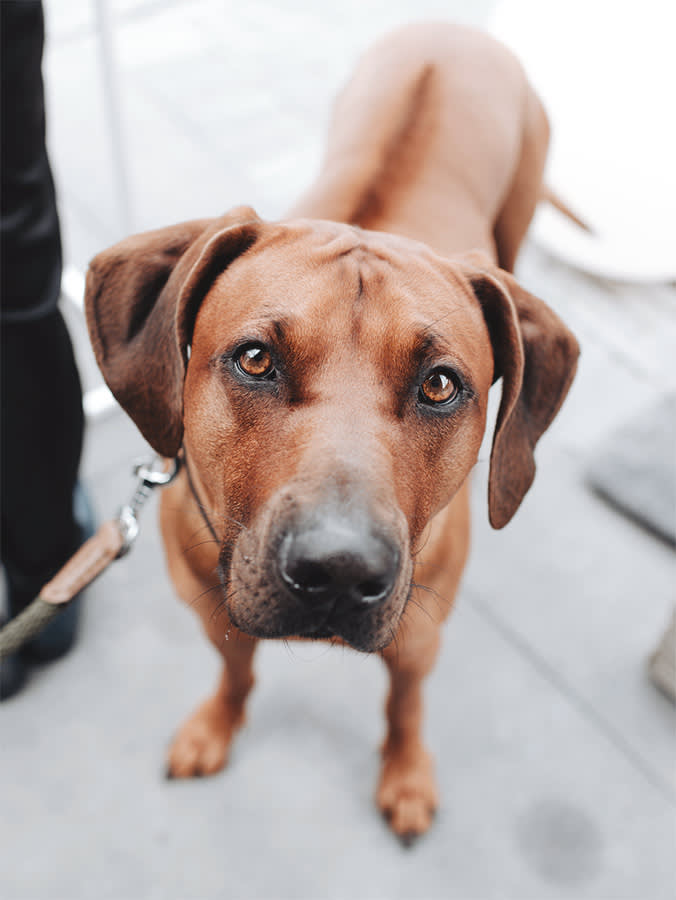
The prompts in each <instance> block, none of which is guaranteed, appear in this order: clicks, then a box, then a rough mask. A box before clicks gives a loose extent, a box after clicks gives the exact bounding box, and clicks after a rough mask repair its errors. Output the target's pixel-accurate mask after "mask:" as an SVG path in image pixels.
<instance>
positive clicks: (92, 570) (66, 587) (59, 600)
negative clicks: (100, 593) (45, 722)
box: [0, 458, 211, 660]
mask: <svg viewBox="0 0 676 900" xmlns="http://www.w3.org/2000/svg"><path fill="white" fill-rule="evenodd" d="M156 463H157V458H155V459H141V460H137V461H136V462H135V463H134V467H133V474H134V476H135V477H136V478H138V482H137V484H136V488H135V490H134V493H133V495H132V498H131V500H130V501H129V503H127V504H125V505H124V506H123V507H122V508H121V509H120V511H119V512H118V514H117V516H116V517H115V518H114V519H110V520H109V521H107V522H104V523H103V525H101V527H100V528H99V530H98V531H97V532H96V534H95V535H94V536H93V537H91V538H89V540H88V541H85V543H84V544H83V545H82V546H81V547H80V549H79V550H78V551H77V553H75V554H74V556H72V557H71V558H70V559H69V560H68V562H67V563H66V564H65V565H64V566H63V568H61V569H60V570H59V571H58V572H57V574H56V575H55V576H54V577H53V578H52V579H51V580H50V581H49V582H47V584H46V585H45V586H44V587H43V588H42V590H41V591H40V593H39V595H38V596H37V597H36V598H35V600H33V601H32V603H29V605H28V606H27V607H26V608H25V609H24V610H22V612H20V613H19V615H18V616H16V617H15V618H14V619H12V620H11V621H9V622H8V623H7V624H6V625H5V626H4V627H3V628H1V629H0V660H1V659H2V658H3V657H4V656H8V655H9V654H10V653H15V652H16V651H17V650H18V649H19V648H20V647H22V646H23V644H25V643H26V641H29V640H30V639H31V638H32V637H33V636H34V635H35V634H37V633H38V632H39V631H41V630H42V629H43V628H44V627H45V626H46V625H48V624H49V622H51V621H52V619H53V618H55V616H57V615H58V614H59V612H60V611H61V610H62V609H64V608H65V606H66V605H67V604H68V603H69V602H70V601H71V600H72V599H73V597H75V596H76V595H77V594H79V593H80V591H81V590H82V589H83V588H85V587H86V586H87V585H88V584H91V582H92V581H93V580H94V579H95V578H96V577H98V576H99V575H100V574H101V573H102V572H103V571H104V570H105V569H107V568H108V566H109V565H110V564H111V563H112V562H113V561H114V560H116V559H122V557H123V556H126V555H127V553H129V551H130V550H131V548H132V547H133V546H134V542H135V541H136V538H137V537H138V533H139V523H138V516H139V513H140V512H141V510H142V509H143V507H144V505H145V504H146V502H147V500H148V498H149V497H150V495H151V494H152V492H153V491H154V490H155V488H157V487H165V486H166V485H168V484H170V483H171V482H172V481H173V480H174V478H176V476H177V475H178V472H179V470H180V467H181V461H180V459H179V458H177V459H175V460H172V463H171V465H170V467H169V468H168V469H166V470H165V469H162V468H159V467H158V466H157V465H156ZM188 482H189V484H190V486H191V489H192V490H193V493H194V488H193V486H192V481H191V479H190V476H188ZM195 499H197V495H196V494H195ZM197 503H198V506H199V507H200V510H201V511H202V515H203V516H205V517H206V513H205V512H204V510H202V507H201V504H200V503H199V500H198V501H197ZM206 521H207V524H208V525H209V528H211V525H210V523H209V521H208V519H206Z"/></svg>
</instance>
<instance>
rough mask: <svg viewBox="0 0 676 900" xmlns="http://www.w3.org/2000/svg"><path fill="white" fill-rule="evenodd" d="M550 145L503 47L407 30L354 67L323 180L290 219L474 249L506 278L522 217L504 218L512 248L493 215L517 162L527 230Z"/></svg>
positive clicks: (454, 33) (432, 28) (463, 31)
mask: <svg viewBox="0 0 676 900" xmlns="http://www.w3.org/2000/svg"><path fill="white" fill-rule="evenodd" d="M547 141H548V125H547V120H546V117H545V113H544V110H543V109H542V106H541V104H540V102H539V100H538V98H537V96H536V95H535V93H534V92H533V90H532V89H531V87H530V85H529V84H528V81H527V79H526V76H525V74H524V71H523V69H522V67H521V65H520V63H519V62H518V60H517V59H516V58H515V57H514V56H513V55H512V53H511V52H510V51H509V50H507V48H506V47H504V46H503V45H502V44H500V43H498V42H497V41H495V40H494V39H493V38H491V37H489V36H488V35H486V34H484V33H482V32H479V31H476V30H474V29H472V28H467V27H463V26H457V25H449V24H425V25H414V26H407V27H405V28H401V29H399V30H397V31H395V32H393V33H391V34H389V35H388V36H386V37H385V38H384V39H383V40H381V41H380V42H378V43H377V44H375V45H374V46H373V47H372V48H371V49H370V50H369V51H368V52H367V53H366V54H365V55H364V57H363V58H362V59H361V60H360V62H359V64H358V65H357V68H356V70H355V72H354V74H353V76H352V78H351V79H350V81H349V83H348V84H347V86H346V87H345V89H344V90H343V92H342V93H341V95H340V96H339V98H338V100H337V102H336V105H335V107H334V112H333V117H332V122H331V126H330V130H329V137H328V150H327V153H326V156H325V159H324V162H323V165H322V169H321V172H320V175H319V177H318V179H317V181H316V182H315V184H314V185H313V187H312V188H311V189H310V191H309V192H308V193H307V194H306V196H305V197H304V198H303V199H302V200H301V201H300V203H299V204H298V205H297V207H296V208H295V210H294V213H295V214H296V215H306V216H310V217H317V218H330V219H334V220H338V221H345V222H350V223H352V224H356V225H360V226H362V227H364V228H372V229H377V230H387V231H394V232H399V233H402V234H405V235H407V236H408V237H414V238H416V239H419V240H423V241H425V242H426V243H428V244H430V245H431V246H433V247H435V249H437V250H439V251H441V252H444V253H452V252H455V251H459V250H466V249H468V248H480V249H483V250H486V251H488V252H489V253H491V254H492V255H494V256H496V257H497V258H499V261H500V263H501V264H502V265H503V266H505V267H507V268H511V266H512V264H513V258H512V257H513V255H515V251H513V252H511V251H510V249H509V248H507V247H506V248H505V249H504V250H501V247H500V244H501V242H505V243H507V244H513V243H518V242H519V241H520V239H521V237H522V232H523V231H525V227H524V224H523V222H522V221H521V220H522V219H523V218H525V217H524V216H523V215H521V216H518V215H517V216H516V217H515V216H514V215H513V213H511V214H510V219H514V218H516V219H518V220H519V221H518V222H516V223H514V224H515V225H516V226H517V231H519V238H518V241H515V240H514V238H513V237H512V239H511V240H508V241H504V239H501V236H500V234H499V232H500V226H499V223H500V219H501V215H502V214H503V212H504V209H505V206H506V205H507V203H508V201H509V199H510V193H511V188H512V185H513V183H514V181H515V179H517V178H518V177H519V174H520V173H519V170H520V168H522V163H523V155H524V151H526V152H528V153H529V159H527V160H526V165H527V178H526V179H525V180H524V178H523V175H522V176H521V179H520V180H521V184H520V188H519V194H520V198H519V203H520V204H521V205H524V204H525V206H526V207H527V208H528V213H527V218H528V220H529V219H530V216H531V215H532V212H533V209H534V208H535V205H536V203H537V200H538V197H539V194H540V189H541V176H542V169H543V166H544V158H545V155H546V149H547ZM526 225H527V223H526ZM503 230H504V229H503ZM496 232H497V233H496ZM496 244H497V247H496Z"/></svg>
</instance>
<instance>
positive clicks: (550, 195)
mask: <svg viewBox="0 0 676 900" xmlns="http://www.w3.org/2000/svg"><path fill="white" fill-rule="evenodd" d="M540 203H549V205H550V206H553V207H554V209H558V211H559V212H560V213H561V214H562V215H564V216H565V217H566V218H567V219H570V220H571V222H575V224H576V225H577V226H578V228H582V229H583V230H584V231H586V232H588V233H589V234H594V229H593V228H592V227H591V225H589V223H588V222H585V221H584V219H583V218H581V217H580V216H579V215H578V214H577V213H576V212H574V211H573V210H572V209H571V208H570V207H569V206H568V205H567V204H566V203H564V201H563V200H562V199H561V198H560V197H559V195H558V194H557V193H555V192H554V191H553V190H552V189H551V188H550V187H549V185H547V184H543V185H542V188H541V189H540Z"/></svg>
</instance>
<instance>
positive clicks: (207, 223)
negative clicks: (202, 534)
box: [85, 207, 262, 457]
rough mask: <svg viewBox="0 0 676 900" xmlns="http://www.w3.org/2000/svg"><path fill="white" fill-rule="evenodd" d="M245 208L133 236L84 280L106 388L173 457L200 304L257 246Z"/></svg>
mask: <svg viewBox="0 0 676 900" xmlns="http://www.w3.org/2000/svg"><path fill="white" fill-rule="evenodd" d="M261 224H262V223H261V220H260V219H259V218H258V216H257V215H256V213H255V212H254V211H253V210H252V209H250V208H249V207H239V208H238V209H235V210H233V211H232V212H230V213H228V214H227V215H225V216H223V217H222V218H219V219H201V220H196V221H192V222H184V223H182V224H180V225H173V226H170V227H168V228H161V229H158V230H157V231H148V232H145V233H144V234H138V235H134V236H133V237H130V238H127V239H126V240H123V241H121V242H120V243H119V244H115V246H113V247H110V248H109V249H108V250H104V251H103V252H102V253H99V254H98V255H97V256H95V257H94V259H93V260H92V262H91V263H90V266H89V271H88V272H87V282H86V290H85V310H86V314H87V325H88V328H89V335H90V338H91V341H92V345H93V347H94V353H95V355H96V361H97V362H98V364H99V367H100V369H101V371H102V372H103V376H104V378H105V380H106V383H107V385H108V387H109V388H110V390H111V391H112V393H113V395H114V396H115V398H116V399H117V401H118V402H119V404H120V406H122V408H123V409H124V410H125V411H126V412H127V413H128V414H129V415H130V416H131V418H132V419H133V420H134V422H135V423H136V425H137V426H138V428H139V430H140V432H141V434H142V435H143V436H144V437H145V439H146V440H147V441H148V443H149V444H150V445H151V446H152V447H153V448H154V449H155V450H156V451H157V452H158V453H161V454H162V455H163V456H170V457H171V456H175V455H176V453H177V452H178V450H179V448H180V446H181V441H182V439H183V380H184V377H185V369H186V365H187V359H188V345H189V343H190V340H191V336H192V328H193V325H194V322H195V316H196V315H197V310H198V308H199V304H200V303H201V302H202V300H203V299H204V296H205V294H206V292H207V291H208V289H209V286H210V285H211V283H212V282H213V280H214V278H215V277H216V276H217V275H218V274H219V273H220V272H222V271H223V270H224V269H225V268H226V267H227V266H228V265H229V264H230V263H231V262H232V261H233V260H234V259H235V258H236V257H237V256H239V255H240V254H242V253H244V252H245V251H246V250H248V249H249V247H251V245H252V244H253V243H254V242H255V240H256V238H257V235H258V233H259V228H260V226H261Z"/></svg>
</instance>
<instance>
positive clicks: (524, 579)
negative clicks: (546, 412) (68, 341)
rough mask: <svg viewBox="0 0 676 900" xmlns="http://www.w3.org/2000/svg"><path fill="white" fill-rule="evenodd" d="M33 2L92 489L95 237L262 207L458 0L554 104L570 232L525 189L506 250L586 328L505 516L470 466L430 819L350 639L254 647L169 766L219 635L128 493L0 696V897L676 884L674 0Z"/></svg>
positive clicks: (367, 663)
mask: <svg viewBox="0 0 676 900" xmlns="http://www.w3.org/2000/svg"><path fill="white" fill-rule="evenodd" d="M45 15H46V26H47V41H46V48H45V56H44V62H43V74H44V79H45V89H46V94H47V132H48V146H49V151H50V158H51V162H52V167H53V170H54V176H55V180H56V186H57V194H58V201H59V211H60V216H61V225H62V234H63V242H64V259H65V264H66V265H65V269H64V280H63V298H62V310H63V312H64V315H65V316H66V318H67V321H68V323H69V326H70V329H71V333H72V334H73V336H74V341H75V350H76V355H77V358H78V362H79V366H80V370H81V374H82V376H83V382H84V388H85V392H86V396H85V409H86V412H87V414H88V431H87V438H86V444H85V458H84V464H83V471H84V478H85V481H86V483H87V486H88V488H89V490H90V492H91V494H92V495H93V497H94V500H95V502H96V506H97V509H98V511H99V514H100V518H102V519H103V518H108V517H109V516H111V515H112V514H113V513H114V511H115V510H116V508H117V507H118V506H120V505H121V504H122V503H123V502H126V501H127V499H128V496H129V494H130V493H131V491H132V489H133V482H132V479H131V478H130V475H129V469H130V465H131V461H132V459H133V458H134V457H135V456H137V455H139V453H142V452H143V451H144V449H145V448H144V444H143V441H142V440H141V438H140V437H139V436H138V435H137V433H136V431H135V428H134V427H133V425H131V423H130V422H129V421H128V420H127V418H126V416H125V415H124V414H123V413H122V412H121V411H120V410H119V409H118V408H116V407H115V406H114V404H112V403H111V401H110V398H109V396H108V394H107V391H106V389H105V388H104V387H103V386H102V382H101V379H100V376H99V375H98V372H97V370H96V367H95V364H94V362H93V358H92V355H91V352H90V350H89V344H88V339H87V337H86V330H85V328H84V323H83V319H82V314H81V296H82V285H83V281H82V279H83V275H84V272H85V270H86V266H87V263H88V261H89V259H90V258H91V257H92V256H93V255H94V254H95V253H96V252H98V251H99V250H100V249H102V248H104V247H106V246H108V245H109V244H111V243H113V242H114V241H116V240H118V239H120V238H121V237H123V236H125V235H126V234H128V233H130V232H133V231H140V230H144V229H147V228H153V227H159V226H162V225H165V224H169V223H172V222H176V221H180V220H182V219H188V218H193V217H203V216H209V215H218V214H220V213H221V212H223V211H225V210H227V209H228V208H230V207H232V206H235V205H238V204H241V203H246V204H250V205H252V206H254V208H255V209H256V210H257V212H258V213H259V214H260V215H261V216H263V217H266V218H277V217H281V216H283V215H284V212H285V210H286V209H287V208H288V207H290V206H291V205H292V203H293V202H294V200H295V199H296V197H297V196H298V195H299V194H300V192H301V191H302V190H303V189H304V188H305V187H307V185H308V184H309V182H310V181H311V179H312V177H313V176H314V174H315V173H316V171H317V169H318V165H319V161H320V155H321V152H322V148H323V141H324V134H325V130H326V125H327V121H328V116H329V111H330V105H331V102H332V98H333V97H334V96H335V94H336V92H337V90H338V89H339V87H340V85H341V84H342V82H343V81H344V80H345V79H346V77H347V75H348V74H349V72H350V70H351V68H352V67H353V65H354V62H355V60H356V58H357V57H358V55H359V53H360V52H361V51H363V50H364V49H365V48H366V47H367V46H368V45H369V44H370V43H371V42H372V41H373V40H374V39H375V38H376V37H377V36H379V35H380V34H382V33H383V32H384V31H386V30H387V29H388V28H390V27H392V26H394V25H397V24H401V23H403V22H406V21H414V20H422V19H443V20H455V21H462V22H466V23H470V24H474V25H478V26H480V27H483V28H487V29H490V30H492V31H493V32H494V33H495V34H496V35H498V36H500V37H502V38H503V39H504V40H506V41H507V42H508V43H509V44H510V45H511V46H513V47H514V48H515V49H516V50H517V51H518V53H519V55H520V57H521V58H522V59H523V61H524V64H525V65H526V67H527V69H528V72H529V75H530V76H531V78H532V80H533V82H534V83H535V84H536V86H537V87H538V89H539V90H540V91H541V93H542V95H543V97H544V98H545V100H546V102H547V106H548V112H549V113H550V116H551V119H552V123H553V126H554V137H553V146H552V157H551V163H552V165H551V168H550V177H549V180H550V183H551V184H552V186H553V187H554V188H555V189H556V190H558V191H559V192H560V193H562V194H563V196H564V197H565V199H566V201H567V202H568V203H569V204H570V205H571V206H572V207H573V208H574V209H575V210H576V211H578V212H579V213H580V214H581V215H582V216H583V218H584V217H586V219H587V220H588V221H589V223H590V224H591V225H592V227H593V229H594V233H593V234H592V235H584V234H581V233H579V232H578V231H575V230H574V229H572V226H570V225H569V224H567V223H564V222H561V221H560V220H558V219H557V218H556V216H555V215H554V214H553V213H551V211H543V213H542V214H539V216H538V219H537V220H536V222H535V224H534V227H533V229H532V233H531V236H530V238H529V240H528V242H527V245H526V246H525V248H524V250H523V252H522V256H521V259H520V261H519V263H518V266H517V276H518V277H519V279H520V281H521V282H522V283H523V284H524V285H525V286H526V287H527V288H528V289H529V290H531V291H532V292H533V293H535V294H537V295H538V296H540V297H542V298H543V299H544V300H545V301H547V302H548V303H549V304H550V305H551V306H553V307H554V308H555V309H556V310H557V311H558V312H559V314H560V315H561V316H562V317H563V318H564V319H565V321H566V322H567V323H568V325H569V326H570V327H571V328H572V329H573V330H574V331H575V333H576V334H577V336H578V338H579V340H580V343H581V345H582V359H581V363H580V370H579V375H578V377H577V380H576V382H575V384H574V387H573V390H572V392H571V395H570V397H569V399H568V400H567V402H566V405H565V407H564V409H563V411H562V413H561V415H560V416H559V417H558V418H557V420H556V422H555V423H554V426H553V427H552V428H551V429H550V431H549V432H548V434H547V435H546V436H545V438H544V440H543V442H542V445H541V446H540V447H539V452H538V476H537V478H536V481H535V485H534V487H533V488H532V489H531V491H530V493H529V495H528V497H527V499H526V501H525V503H524V505H523V507H522V509H521V511H520V512H519V514H518V515H517V517H516V518H515V520H514V521H513V523H511V524H510V526H509V527H508V528H507V529H506V530H505V531H503V532H500V533H494V532H491V531H490V529H489V526H488V523H487V520H486V478H487V469H488V465H487V464H488V452H487V451H485V452H483V453H482V456H481V460H480V464H479V465H478V466H477V472H476V476H475V479H474V518H475V526H474V532H475V534H474V543H473V550H472V559H471V562H470V566H469V569H468V571H467V575H466V578H465V581H464V586H463V588H462V591H461V594H460V597H459V601H458V605H457V609H456V612H455V613H454V614H453V616H451V618H450V620H449V622H448V624H447V626H446V628H445V636H444V640H445V647H444V650H443V652H442V655H441V658H440V661H439V664H438V666H437V668H436V669H435V671H434V673H433V675H432V676H431V677H430V679H429V687H428V692H427V697H428V708H427V729H426V730H427V736H428V741H429V745H430V748H431V750H432V751H433V753H434V754H435V756H436V760H437V771H438V777H439V781H440V787H441V795H442V807H441V810H440V812H439V815H438V819H437V822H436V823H435V825H434V827H433V829H432V831H431V832H430V834H429V835H428V836H426V837H425V838H424V839H422V840H421V841H420V842H419V844H418V845H417V846H416V847H415V848H414V849H413V850H411V851H408V852H405V851H403V850H402V849H401V847H400V846H399V845H398V844H397V843H396V842H395V840H394V839H393V838H392V837H391V835H390V834H389V833H388V831H387V829H386V827H385V826H384V825H383V823H382V822H381V821H380V820H379V818H378V815H377V813H376V811H375V807H374V805H373V802H372V795H373V791H374V788H375V783H376V778H377V771H378V755H377V746H378V743H379V741H380V739H381V737H382V733H383V724H382V706H383V699H384V695H385V690H386V684H385V675H384V671H383V670H382V668H381V665H380V662H379V660H377V659H368V658H364V657H361V656H358V655H357V654H353V653H350V652H347V651H346V652H341V651H333V652H329V651H327V649H326V648H325V647H318V648H313V647H311V646H297V647H291V648H289V647H285V646H283V645H273V644H268V645H266V646H265V647H263V648H262V649H261V651H260V652H259V655H258V660H257V669H258V675H259V679H258V686H257V689H256V690H255V692H254V693H253V695H252V699H251V703H250V716H249V725H248V726H247V728H246V729H245V730H244V731H243V732H242V734H241V735H240V737H239V738H238V739H237V741H236V743H235V746H234V749H233V753H232V756H231V762H230V766H229V768H228V769H227V771H226V772H224V773H223V774H221V775H219V776H216V777H215V778H212V779H205V780H201V781H195V782H191V783H181V784H177V783H165V782H164V781H163V779H162V770H163V757H164V753H165V750H166V745H167V742H168V740H169V738H170V735H171V733H172V731H173V730H174V729H175V728H176V727H177V726H178V724H179V723H180V722H181V720H182V719H183V718H184V717H185V716H186V715H187V714H188V713H189V712H190V711H191V710H192V708H193V707H194V706H195V705H196V703H197V702H198V700H200V699H202V698H203V697H204V696H205V695H206V694H207V693H208V692H209V691H210V690H211V687H212V684H213V682H214V681H215V678H216V673H217V670H218V662H217V660H216V658H215V656H214V654H213V653H212V651H211V649H210V648H208V647H207V645H206V642H205V641H204V640H203V638H202V636H201V633H200V630H199V627H198V623H197V620H196V619H194V617H192V616H191V614H190V612H189V611H188V610H186V609H184V608H182V607H181V606H179V604H178V602H177V601H176V600H175V598H174V596H173V591H172V589H171V587H170V585H169V582H168V579H167V577H166V575H165V573H164V568H163V567H164V561H163V557H162V551H161V547H160V544H159V538H158V535H157V529H156V527H155V524H154V521H153V520H154V511H153V510H152V509H151V510H149V511H147V512H146V513H145V514H144V522H143V534H142V536H141V539H140V540H139V542H138V544H137V547H136V549H135V550H134V553H133V554H132V556H131V557H129V558H128V559H127V560H125V561H124V562H120V563H119V564H116V565H115V566H114V567H113V568H112V569H110V570H109V572H108V573H106V575H105V576H103V578H102V579H101V580H100V581H99V582H97V583H96V585H95V586H94V587H93V588H92V589H91V590H90V592H89V595H88V602H87V606H86V609H85V617H84V621H83V628H82V634H81V637H80V641H79V643H78V645H77V646H76V648H75V650H74V651H73V652H72V653H71V654H70V655H69V656H68V657H67V658H65V659H64V660H63V661H61V662H59V663H58V665H54V666H52V667H49V668H45V669H44V670H40V669H38V670H36V671H35V672H34V673H33V676H32V678H31V681H30V684H29V685H28V687H27V688H26V689H25V690H24V691H23V692H22V693H21V694H20V695H18V696H17V697H16V698H13V699H12V700H11V701H8V702H6V703H4V704H3V705H2V707H1V708H0V897H2V898H7V900H11V898H24V897H25V898H28V897H35V898H38V897H39V898H59V897H69V898H79V897H82V898H88V897H92V896H97V897H115V898H137V897H138V898H141V897H143V898H145V897H161V898H182V897H195V898H197V897H204V898H207V897H208V898H211V897H222V896H227V897H251V898H254V897H261V898H263V897H269V898H277V897H279V898H282V897H289V898H292V897H293V898H301V897H302V898H323V897H331V898H333V897H335V898H345V897H354V898H381V897H382V898H399V897H401V898H405V897H406V898H408V897H410V898H428V897H429V898H477V900H479V898H481V900H483V898H489V897H495V898H498V897H500V898H509V900H521V898H526V897H532V898H538V900H540V898H549V897H552V898H565V900H582V898H590V900H591V898H594V900H599V898H610V897H612V898H642V900H647V898H650V900H653V898H655V900H656V898H662V897H664V898H666V897H670V896H673V885H674V878H675V877H676V853H675V851H676V769H675V755H676V754H675V751H676V744H675V741H674V738H675V736H676V735H675V726H676V715H675V711H674V706H673V705H672V704H671V703H670V701H669V699H668V698H667V697H666V696H665V695H664V693H663V692H660V691H659V690H658V689H657V688H656V686H655V684H654V683H653V682H652V681H651V680H650V678H649V675H648V660H649V657H650V655H651V653H652V652H653V651H655V649H656V648H657V647H658V646H659V645H660V641H661V639H662V636H663V635H664V633H665V629H666V628H667V625H668V623H669V621H670V617H671V614H672V610H673V604H674V599H675V597H674V589H675V578H674V575H675V572H674V555H673V542H674V539H675V534H674V528H675V525H674V508H673V498H674V459H675V458H676V456H675V452H676V448H675V446H674V404H673V393H674V390H675V387H674V381H675V376H674V364H673V363H674V354H675V353H676V286H675V283H676V254H675V253H674V251H673V246H674V240H673V225H672V218H673V211H674V204H675V203H676V189H675V188H674V166H673V160H674V159H676V146H675V144H674V131H673V128H674V125H673V120H674V117H673V112H672V107H673V91H674V84H676V80H674V79H675V77H676V76H675V75H674V60H673V53H670V52H669V49H668V48H667V47H666V43H667V40H668V39H670V37H672V36H673V33H674V32H673V28H672V25H673V24H674V23H673V14H672V11H671V4H669V3H668V2H667V0H665V2H663V3H659V2H657V0H648V2H645V3H642V4H641V5H640V7H639V6H638V5H636V4H633V3H632V4H629V3H612V4H611V3H606V2H603V0H596V2H594V0H590V2H588V3H586V4H582V3H580V2H577V0H575V2H572V0H571V2H568V3H559V2H552V3H539V4H536V3H533V2H530V3H529V2H518V0H514V2H505V3H496V2H493V0H446V2H431V0H418V2H415V3H414V2H411V0H388V2H382V3H381V2H375V0H372V2H371V0H366V2H363V0H362V2H356V0H343V2H342V3H340V4H322V3H311V2H310V0H288V2H280V0H278V2H270V0H251V2H247V3H235V2H228V0H46V2H45ZM618 451H619V452H618ZM656 473H657V475H656ZM627 486H629V487H630V488H632V489H631V490H629V491H627ZM633 488H635V490H634V489H633ZM604 498H605V499H604ZM608 499H609V500H610V501H611V503H608V502H607V500H608ZM620 510H622V512H620ZM627 512H628V513H629V515H626V514H625V513H627ZM665 652H666V653H668V654H671V655H670V656H669V658H670V659H671V662H672V665H673V649H672V650H669V649H667V651H665Z"/></svg>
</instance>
